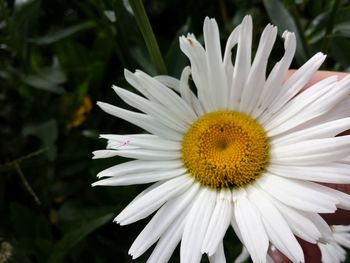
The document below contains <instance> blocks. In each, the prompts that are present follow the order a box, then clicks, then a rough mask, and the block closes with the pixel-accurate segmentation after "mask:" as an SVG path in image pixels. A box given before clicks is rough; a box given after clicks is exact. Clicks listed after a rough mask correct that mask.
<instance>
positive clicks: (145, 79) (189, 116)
mask: <svg viewBox="0 0 350 263" xmlns="http://www.w3.org/2000/svg"><path fill="white" fill-rule="evenodd" d="M135 76H136V77H137V78H138V79H139V80H140V81H141V82H142V83H143V84H144V86H145V89H146V90H147V91H148V92H149V93H150V94H151V95H152V96H153V97H154V98H155V99H156V100H157V101H158V102H159V103H160V104H162V105H164V106H165V107H168V108H169V110H171V111H172V112H173V114H174V115H176V116H177V118H179V119H182V120H183V121H185V122H187V123H188V124H191V123H192V122H193V121H194V120H196V119H197V116H196V114H195V113H194V111H193V109H192V108H191V107H190V106H189V105H188V104H187V103H186V102H185V101H184V100H183V99H182V98H181V97H180V96H179V95H178V94H177V93H176V92H174V91H173V90H171V89H169V88H167V87H166V86H164V85H162V84H161V83H160V82H158V81H157V80H155V79H154V78H151V77H150V76H148V75H147V74H146V73H144V72H142V71H140V70H137V71H136V72H135ZM170 105H171V107H169V106H170Z"/></svg>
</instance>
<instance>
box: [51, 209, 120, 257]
mask: <svg viewBox="0 0 350 263" xmlns="http://www.w3.org/2000/svg"><path fill="white" fill-rule="evenodd" d="M113 216H114V215H113V214H112V213H110V214H107V215H104V216H101V217H98V218H95V219H92V220H89V221H87V222H84V223H83V224H82V225H81V226H80V227H79V228H77V229H75V230H73V231H71V232H69V233H67V234H65V235H64V236H63V238H62V239H61V240H60V241H59V242H58V243H57V244H56V246H55V247H54V249H53V252H52V254H51V257H50V259H49V263H58V262H64V257H65V255H66V254H67V253H68V252H69V250H70V249H72V248H73V247H74V246H75V245H77V244H78V243H79V242H80V241H82V240H83V239H84V238H86V237H87V236H88V235H89V234H90V233H92V232H93V231H95V230H96V229H97V228H99V227H101V226H103V225H104V224H106V223H107V222H109V221H111V220H112V218H113Z"/></svg>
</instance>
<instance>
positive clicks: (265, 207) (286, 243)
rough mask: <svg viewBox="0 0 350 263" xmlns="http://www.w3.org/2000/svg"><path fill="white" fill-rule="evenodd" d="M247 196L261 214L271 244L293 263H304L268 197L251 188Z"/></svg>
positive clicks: (285, 224)
mask: <svg viewBox="0 0 350 263" xmlns="http://www.w3.org/2000/svg"><path fill="white" fill-rule="evenodd" d="M248 196H249V199H250V200H251V202H252V203H254V205H255V207H256V208H257V209H258V211H259V212H260V214H261V218H262V221H263V223H264V228H265V229H266V232H267V235H268V236H269V239H270V241H271V243H272V244H273V245H275V246H276V247H277V249H278V250H280V251H281V252H282V253H283V254H284V255H285V256H287V257H288V258H289V259H291V260H292V261H293V262H304V254H303V251H302V249H301V247H300V245H299V243H298V241H297V240H296V238H295V237H294V235H293V233H292V231H291V229H290V228H289V226H288V224H287V222H286V221H285V219H284V218H283V216H282V215H281V214H280V212H279V211H278V210H277V209H276V207H275V206H274V205H273V204H272V203H271V200H270V198H269V196H268V195H266V194H264V192H262V191H260V190H259V189H256V188H253V187H251V188H250V189H249V192H248ZM265 258H266V255H265Z"/></svg>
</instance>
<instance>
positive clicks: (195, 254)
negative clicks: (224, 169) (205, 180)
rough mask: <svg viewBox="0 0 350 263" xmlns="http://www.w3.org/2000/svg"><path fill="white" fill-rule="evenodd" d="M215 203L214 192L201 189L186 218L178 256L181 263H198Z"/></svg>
mask: <svg viewBox="0 0 350 263" xmlns="http://www.w3.org/2000/svg"><path fill="white" fill-rule="evenodd" d="M215 201H216V191H214V190H211V189H207V188H202V189H201V190H200V192H199V193H198V196H197V198H196V200H195V201H194V203H193V206H192V208H191V210H190V212H189V214H188V216H187V217H186V224H185V228H184V232H183V236H182V241H181V247H180V256H181V262H182V263H199V262H200V259H201V256H202V253H201V247H202V243H203V239H204V236H205V233H206V231H207V226H208V224H209V220H210V217H211V215H212V212H213V209H214V206H215Z"/></svg>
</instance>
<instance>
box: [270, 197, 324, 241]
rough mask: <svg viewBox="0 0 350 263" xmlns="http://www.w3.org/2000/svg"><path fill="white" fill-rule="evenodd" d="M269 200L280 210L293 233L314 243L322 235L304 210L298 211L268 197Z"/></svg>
mask: <svg viewBox="0 0 350 263" xmlns="http://www.w3.org/2000/svg"><path fill="white" fill-rule="evenodd" d="M270 200H271V202H273V204H274V205H275V206H276V208H277V209H278V210H279V211H280V212H281V214H282V215H283V217H284V218H285V220H286V222H287V223H288V225H289V227H290V228H291V230H292V231H293V233H294V234H295V235H296V236H298V237H300V238H302V239H303V240H305V241H308V242H310V243H313V244H316V242H317V241H318V240H319V239H320V238H321V237H322V234H321V232H320V231H319V229H317V227H316V226H315V225H314V223H313V222H312V221H311V220H310V219H309V218H308V217H306V216H304V213H305V212H304V211H298V210H296V209H294V208H292V207H289V206H286V205H284V204H283V203H281V202H279V201H278V200H275V199H273V198H270Z"/></svg>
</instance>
